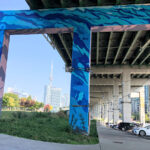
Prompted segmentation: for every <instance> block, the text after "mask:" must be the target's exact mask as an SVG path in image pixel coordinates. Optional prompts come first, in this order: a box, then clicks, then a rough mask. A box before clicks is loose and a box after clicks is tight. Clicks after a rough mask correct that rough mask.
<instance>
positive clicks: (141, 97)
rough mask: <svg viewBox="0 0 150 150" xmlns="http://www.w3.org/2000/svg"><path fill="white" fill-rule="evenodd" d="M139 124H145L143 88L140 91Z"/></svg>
mask: <svg viewBox="0 0 150 150" xmlns="http://www.w3.org/2000/svg"><path fill="white" fill-rule="evenodd" d="M139 96H140V122H141V123H142V124H143V125H144V124H145V90H144V87H142V88H141V89H140V93H139Z"/></svg>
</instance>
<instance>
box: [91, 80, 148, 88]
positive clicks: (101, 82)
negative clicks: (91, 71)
mask: <svg viewBox="0 0 150 150" xmlns="http://www.w3.org/2000/svg"><path fill="white" fill-rule="evenodd" d="M118 82H119V85H122V82H121V80H120V79H118ZM113 84H114V82H113V79H91V81H90V85H113ZM149 84H150V79H132V80H131V86H143V85H149Z"/></svg>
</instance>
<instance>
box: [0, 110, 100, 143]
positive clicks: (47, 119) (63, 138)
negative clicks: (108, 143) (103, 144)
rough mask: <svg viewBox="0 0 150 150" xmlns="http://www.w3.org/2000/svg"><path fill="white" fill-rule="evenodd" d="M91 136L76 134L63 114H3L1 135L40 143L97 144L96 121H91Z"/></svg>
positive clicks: (0, 126)
mask: <svg viewBox="0 0 150 150" xmlns="http://www.w3.org/2000/svg"><path fill="white" fill-rule="evenodd" d="M90 129H91V131H90V135H89V136H86V135H80V134H78V133H74V132H73V131H72V129H71V128H70V126H69V124H68V118H67V116H66V115H65V114H64V113H63V112H60V113H57V114H52V113H40V112H10V111H9V112H6V111H3V112H2V116H1V118H0V133H4V134H8V135H13V136H18V137H23V138H28V139H33V140H40V141H48V142H56V143H67V144H97V143H98V135H97V130H96V121H91V128H90Z"/></svg>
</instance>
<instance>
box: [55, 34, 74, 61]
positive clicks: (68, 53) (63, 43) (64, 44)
mask: <svg viewBox="0 0 150 150" xmlns="http://www.w3.org/2000/svg"><path fill="white" fill-rule="evenodd" d="M58 36H59V38H60V40H61V42H62V45H63V46H64V48H65V50H66V53H67V55H68V57H69V58H70V60H72V57H71V53H70V50H69V49H68V47H67V45H66V41H65V39H64V37H63V35H61V34H60V33H59V34H58Z"/></svg>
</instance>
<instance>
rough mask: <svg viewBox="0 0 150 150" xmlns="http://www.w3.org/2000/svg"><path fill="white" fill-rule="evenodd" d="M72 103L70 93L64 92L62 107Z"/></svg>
mask: <svg viewBox="0 0 150 150" xmlns="http://www.w3.org/2000/svg"><path fill="white" fill-rule="evenodd" d="M69 104H70V98H69V94H64V95H62V97H61V107H69Z"/></svg>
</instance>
